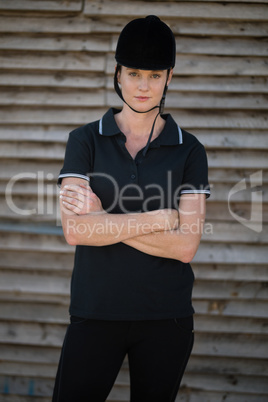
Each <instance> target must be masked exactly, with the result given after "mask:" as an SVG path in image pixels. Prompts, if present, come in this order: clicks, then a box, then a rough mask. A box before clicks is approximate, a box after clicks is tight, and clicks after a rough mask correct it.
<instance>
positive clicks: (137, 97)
mask: <svg viewBox="0 0 268 402" xmlns="http://www.w3.org/2000/svg"><path fill="white" fill-rule="evenodd" d="M135 99H137V100H138V101H140V102H146V101H147V100H148V99H150V98H149V97H148V96H135Z"/></svg>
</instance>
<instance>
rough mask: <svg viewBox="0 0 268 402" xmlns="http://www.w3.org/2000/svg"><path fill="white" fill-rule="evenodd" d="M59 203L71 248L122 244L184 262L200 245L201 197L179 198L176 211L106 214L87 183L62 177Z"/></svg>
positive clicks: (202, 203) (202, 209) (193, 195)
mask: <svg viewBox="0 0 268 402" xmlns="http://www.w3.org/2000/svg"><path fill="white" fill-rule="evenodd" d="M66 186H67V187H66ZM60 200H61V202H60V204H61V218H62V225H63V231H64V235H65V238H66V241H67V242H68V243H69V244H72V245H78V244H79V245H90V246H105V245H109V244H115V243H118V242H123V243H125V244H126V245H128V246H130V247H133V248H136V249H137V250H139V251H141V252H144V253H146V254H151V255H154V256H157V257H165V258H173V259H177V260H180V261H182V262H185V263H186V262H190V261H191V260H192V259H193V257H194V255H195V253H196V251H197V249H198V246H199V243H200V239H201V235H202V228H203V224H204V220H205V195H204V194H188V195H182V196H181V199H180V205H179V211H177V210H175V209H160V210H157V211H151V212H142V213H131V214H109V213H106V212H105V211H104V210H103V208H102V205H101V201H100V199H99V198H98V197H97V195H96V194H94V193H93V192H92V190H91V189H90V187H89V186H88V184H87V182H86V181H84V180H82V179H77V178H65V179H63V181H62V187H61V199H60Z"/></svg>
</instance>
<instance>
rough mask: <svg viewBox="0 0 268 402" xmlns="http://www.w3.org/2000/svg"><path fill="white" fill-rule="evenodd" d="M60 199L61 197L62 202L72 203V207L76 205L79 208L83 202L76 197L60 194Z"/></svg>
mask: <svg viewBox="0 0 268 402" xmlns="http://www.w3.org/2000/svg"><path fill="white" fill-rule="evenodd" d="M61 199H62V201H63V203H65V204H66V203H67V204H69V205H73V206H74V207H77V208H78V209H79V210H80V209H82V208H83V205H84V203H83V202H81V201H79V200H78V199H76V198H73V197H68V196H61Z"/></svg>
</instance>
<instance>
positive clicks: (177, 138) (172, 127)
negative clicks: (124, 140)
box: [99, 108, 183, 148]
mask: <svg viewBox="0 0 268 402" xmlns="http://www.w3.org/2000/svg"><path fill="white" fill-rule="evenodd" d="M119 112H120V110H119V109H114V108H110V109H109V110H108V111H107V112H106V113H105V115H104V116H103V117H102V118H101V119H100V121H99V133H100V134H101V135H103V136H113V135H116V134H120V129H119V128H118V126H117V124H116V121H115V118H114V115H115V114H116V113H119ZM162 117H163V119H165V120H166V124H165V127H164V129H163V131H162V132H161V133H160V135H159V136H158V137H157V138H156V139H155V140H153V141H152V142H151V144H150V147H152V148H156V147H159V146H161V145H178V144H182V143H183V134H182V130H181V128H180V127H179V126H178V125H177V123H176V122H175V121H174V119H173V118H172V116H171V115H170V114H163V115H162Z"/></svg>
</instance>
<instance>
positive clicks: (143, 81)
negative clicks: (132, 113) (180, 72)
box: [117, 66, 173, 111]
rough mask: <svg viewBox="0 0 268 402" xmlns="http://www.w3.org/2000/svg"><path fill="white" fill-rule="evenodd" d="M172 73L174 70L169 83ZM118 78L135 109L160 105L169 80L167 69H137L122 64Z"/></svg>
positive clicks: (126, 99)
mask: <svg viewBox="0 0 268 402" xmlns="http://www.w3.org/2000/svg"><path fill="white" fill-rule="evenodd" d="M172 74H173V70H171V71H170V74H169V77H168V81H167V85H168V84H169V83H170V81H171V77H172ZM117 78H118V82H119V84H121V90H122V95H123V97H124V99H125V101H126V102H127V103H128V104H129V105H130V106H131V107H133V108H134V109H136V110H139V111H145V110H149V109H151V108H152V107H154V106H156V105H159V103H160V101H161V99H162V95H163V91H164V88H165V84H166V80H167V70H160V71H149V70H136V69H133V68H127V67H124V66H122V67H121V71H119V73H118V77H117Z"/></svg>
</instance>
